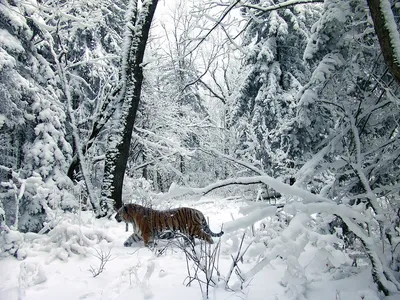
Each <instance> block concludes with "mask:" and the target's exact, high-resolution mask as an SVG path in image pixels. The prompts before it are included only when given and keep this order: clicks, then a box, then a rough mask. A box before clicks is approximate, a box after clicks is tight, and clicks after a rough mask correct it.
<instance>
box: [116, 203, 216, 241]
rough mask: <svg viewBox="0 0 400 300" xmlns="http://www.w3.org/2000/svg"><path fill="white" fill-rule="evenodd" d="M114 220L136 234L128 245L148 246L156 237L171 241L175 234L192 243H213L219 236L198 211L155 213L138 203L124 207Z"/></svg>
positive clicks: (173, 210)
mask: <svg viewBox="0 0 400 300" xmlns="http://www.w3.org/2000/svg"><path fill="white" fill-rule="evenodd" d="M115 219H116V220H117V221H118V222H122V221H124V222H127V223H132V225H133V228H134V233H133V234H132V235H131V236H130V237H129V238H128V240H127V241H126V242H125V245H127V242H128V241H132V240H133V241H137V240H138V239H139V238H142V239H143V242H144V244H145V246H148V244H149V242H151V241H154V239H156V238H172V236H173V235H174V234H175V233H180V234H183V235H185V236H187V237H188V238H189V239H190V240H193V239H194V238H199V239H202V240H205V241H207V242H209V243H211V244H212V243H213V240H212V238H211V237H220V236H221V235H223V233H224V232H223V231H221V232H220V233H213V232H212V231H211V230H210V228H209V227H208V224H207V221H206V219H205V217H204V215H203V213H202V212H201V211H199V210H197V209H194V208H189V207H181V208H175V209H169V210H155V209H152V208H149V207H144V206H141V205H138V204H125V205H124V206H123V207H121V208H120V209H119V210H118V212H117V214H116V216H115Z"/></svg>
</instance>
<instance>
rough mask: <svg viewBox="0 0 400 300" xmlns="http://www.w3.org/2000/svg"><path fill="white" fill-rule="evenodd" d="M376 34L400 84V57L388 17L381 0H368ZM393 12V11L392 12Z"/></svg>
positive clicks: (392, 72) (387, 61) (388, 64)
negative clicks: (388, 24) (389, 26)
mask: <svg viewBox="0 0 400 300" xmlns="http://www.w3.org/2000/svg"><path fill="white" fill-rule="evenodd" d="M367 2H368V6H369V10H370V13H371V17H372V20H373V22H374V28H375V32H376V35H377V36H378V40H379V44H380V46H381V50H382V54H383V58H384V59H385V62H386V65H387V67H388V69H389V71H390V73H391V74H392V75H393V77H394V79H395V80H396V82H397V83H398V84H400V61H399V59H400V57H396V54H395V48H394V43H393V42H394V41H393V40H392V38H391V36H390V32H389V30H388V28H387V27H386V22H387V20H386V17H388V16H385V14H384V11H383V9H382V6H381V1H380V0H367ZM392 14H393V13H392Z"/></svg>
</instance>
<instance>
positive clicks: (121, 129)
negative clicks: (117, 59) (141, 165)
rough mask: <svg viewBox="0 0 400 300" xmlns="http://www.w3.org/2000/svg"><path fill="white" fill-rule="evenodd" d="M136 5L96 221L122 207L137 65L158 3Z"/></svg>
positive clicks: (138, 82) (154, 0)
mask: <svg viewBox="0 0 400 300" xmlns="http://www.w3.org/2000/svg"><path fill="white" fill-rule="evenodd" d="M137 2H138V1H137V0H131V4H130V6H129V9H130V10H132V11H128V12H127V13H128V15H129V16H128V17H127V25H126V32H125V45H124V47H125V48H127V49H124V54H123V57H122V64H121V65H122V72H121V82H122V84H123V87H122V89H121V91H120V94H119V97H120V99H121V100H122V107H121V108H120V112H119V114H117V115H116V119H115V120H114V124H113V125H114V126H113V128H112V130H111V131H110V136H109V140H108V151H107V153H106V161H105V167H104V180H103V187H102V191H101V200H100V213H99V214H98V217H104V216H109V215H111V214H112V212H113V207H114V209H118V208H120V207H121V206H122V184H123V180H124V175H125V169H126V163H127V160H128V156H129V148H130V143H131V136H132V130H133V125H134V123H135V119H136V113H137V110H138V106H139V101H140V94H141V90H142V82H143V69H142V66H141V64H142V62H143V56H144V52H145V49H146V43H147V39H148V36H149V31H150V25H151V22H152V19H153V16H154V12H155V9H156V6H157V2H158V0H148V1H145V2H144V3H143V4H142V7H141V8H140V9H139V8H138V3H137Z"/></svg>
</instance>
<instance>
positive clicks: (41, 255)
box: [0, 198, 379, 300]
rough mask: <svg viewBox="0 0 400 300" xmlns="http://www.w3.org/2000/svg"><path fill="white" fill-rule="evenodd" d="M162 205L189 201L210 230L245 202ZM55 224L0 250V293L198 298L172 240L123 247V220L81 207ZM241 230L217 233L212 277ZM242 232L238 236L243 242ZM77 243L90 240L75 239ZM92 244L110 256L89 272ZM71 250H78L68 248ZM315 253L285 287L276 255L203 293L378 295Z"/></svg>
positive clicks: (10, 297)
mask: <svg viewBox="0 0 400 300" xmlns="http://www.w3.org/2000/svg"><path fill="white" fill-rule="evenodd" d="M169 205H170V206H190V207H195V208H197V209H199V210H201V211H202V212H203V213H204V215H205V216H206V218H209V222H210V228H211V230H213V231H214V232H219V231H220V228H221V225H222V224H223V223H227V222H229V221H232V219H233V218H234V219H238V218H240V217H242V215H241V213H240V212H239V211H240V208H241V207H244V206H246V205H247V204H246V203H245V202H244V201H238V200H234V199H233V200H232V199H231V200H228V199H213V198H202V199H200V200H199V201H196V202H190V201H186V202H179V203H175V205H171V204H169ZM79 223H80V224H79ZM59 227H60V228H61V230H59V231H58V232H57V233H56V234H54V235H53V236H50V237H49V236H48V235H44V236H42V237H38V236H37V235H27V236H25V237H24V243H23V244H22V246H21V249H23V251H25V252H26V258H25V259H23V260H17V259H16V258H14V257H12V256H6V257H3V258H0V299H1V300H14V299H27V300H34V299H40V300H45V299H51V300H53V299H55V300H63V299H68V300H71V299H90V300H95V299H96V300H97V299H118V300H125V299H130V300H131V299H163V300H165V299H175V300H180V299H182V300H187V299H202V298H203V297H202V293H201V290H200V288H199V283H198V282H196V281H194V282H193V283H192V284H191V286H186V283H187V282H188V280H187V274H188V273H187V265H186V259H185V255H184V254H183V252H182V250H181V249H179V248H177V247H169V248H167V250H166V251H165V253H163V254H161V255H156V253H157V250H154V251H151V250H150V249H148V248H144V247H143V243H139V244H137V245H134V246H133V247H130V248H126V247H124V246H123V242H124V241H125V240H126V238H127V237H128V236H129V234H130V233H128V232H125V225H124V224H121V223H117V222H116V221H114V220H97V219H95V218H94V217H93V216H91V215H90V214H89V213H82V215H81V218H80V219H79V221H76V222H73V223H72V225H71V226H68V225H66V224H64V225H63V224H61V225H60V226H59ZM130 229H131V228H130ZM243 232H244V231H243V229H241V230H238V231H233V232H230V233H227V234H225V235H224V236H223V237H222V239H221V251H220V256H219V262H218V264H219V270H220V272H221V274H220V278H226V277H227V274H228V272H229V270H230V266H231V263H232V258H231V256H233V257H235V256H236V254H237V250H238V242H240V237H241V236H242V234H243ZM80 234H82V235H84V236H86V237H89V240H86V241H84V240H83V241H84V242H79V241H82V239H81V238H79V237H75V239H74V238H71V237H73V236H74V235H76V236H79V235H80ZM249 240H250V238H249V239H248V240H245V243H244V244H245V245H246V246H247V244H248V243H249ZM215 241H216V242H217V241H218V239H215ZM80 244H81V245H87V244H89V245H90V246H88V247H86V246H85V247H82V246H80ZM253 245H254V246H252V247H251V248H250V249H249V251H248V252H247V253H246V255H244V257H243V261H242V262H239V268H240V270H241V271H242V272H246V271H247V270H250V269H251V268H252V267H254V266H255V265H256V264H257V262H258V261H259V260H260V259H261V258H262V255H263V251H265V246H263V245H262V243H259V244H258V245H257V244H255V243H254V244H253ZM163 246H165V243H163V242H161V243H159V245H158V246H157V249H161V248H162V247H163ZM260 246H261V247H260ZM96 249H97V251H98V252H101V251H102V252H103V253H108V252H109V251H111V252H110V254H111V259H110V260H109V261H108V262H107V263H106V265H105V269H104V271H103V272H102V273H100V274H99V275H98V276H97V277H93V275H92V273H91V272H90V271H89V269H90V268H91V267H93V268H95V269H96V268H98V267H99V264H100V260H99V259H98V258H96V255H97V251H96ZM306 249H308V248H306ZM78 252H80V253H81V254H80V255H78V254H76V253H78ZM71 253H72V254H71ZM319 256H320V255H319V252H316V251H315V249H313V248H309V251H305V252H304V253H303V254H302V255H301V256H300V257H299V260H298V261H299V262H300V264H301V265H302V267H303V268H304V270H305V275H306V278H301V276H300V278H299V280H300V281H301V280H302V282H299V284H298V285H296V283H293V282H292V283H291V285H292V286H291V291H290V292H286V291H287V289H288V285H287V284H286V285H285V284H282V280H283V278H284V277H285V270H286V268H287V263H286V262H285V261H284V260H282V259H281V258H280V257H279V256H278V257H277V258H276V259H274V260H272V261H271V262H270V263H269V264H268V265H267V266H266V267H264V268H263V269H262V271H260V272H259V273H257V274H256V275H255V276H254V278H252V279H251V280H248V281H247V282H246V283H245V284H244V286H243V287H242V289H240V280H239V278H238V277H237V275H236V274H235V272H234V273H233V275H232V278H231V279H230V281H229V286H230V287H231V289H228V290H227V289H225V283H224V282H223V281H221V283H220V284H218V287H216V288H211V290H210V299H253V300H256V299H259V300H268V299H271V300H272V299H273V300H277V299H279V300H284V299H309V300H320V299H336V300H337V299H342V300H347V299H349V300H350V299H351V300H353V299H354V300H355V299H364V300H367V299H369V300H371V299H379V298H378V296H377V294H376V287H375V285H374V284H373V282H372V279H371V276H370V272H369V270H368V268H366V269H365V270H363V271H360V272H358V273H356V272H355V273H354V274H353V275H349V273H340V270H337V274H335V276H332V273H329V272H327V271H325V272H324V270H325V269H326V268H327V266H326V264H325V261H324V259H320V258H319ZM327 274H329V276H328V275H327ZM293 277H294V278H295V277H296V276H293ZM335 278H336V279H335ZM283 282H285V280H283ZM296 287H300V288H303V287H304V288H305V291H299V293H298V294H302V295H304V297H305V298H301V297H298V296H294V294H293V290H294V289H296Z"/></svg>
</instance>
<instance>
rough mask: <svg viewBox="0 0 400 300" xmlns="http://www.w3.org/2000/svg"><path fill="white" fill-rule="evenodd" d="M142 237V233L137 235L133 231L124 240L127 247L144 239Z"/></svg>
mask: <svg viewBox="0 0 400 300" xmlns="http://www.w3.org/2000/svg"><path fill="white" fill-rule="evenodd" d="M142 240H143V239H142V237H141V236H140V235H137V234H136V233H133V234H132V235H131V236H130V237H128V239H127V240H126V241H125V242H124V246H125V247H131V246H132V244H133V243H137V242H140V241H142Z"/></svg>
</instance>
